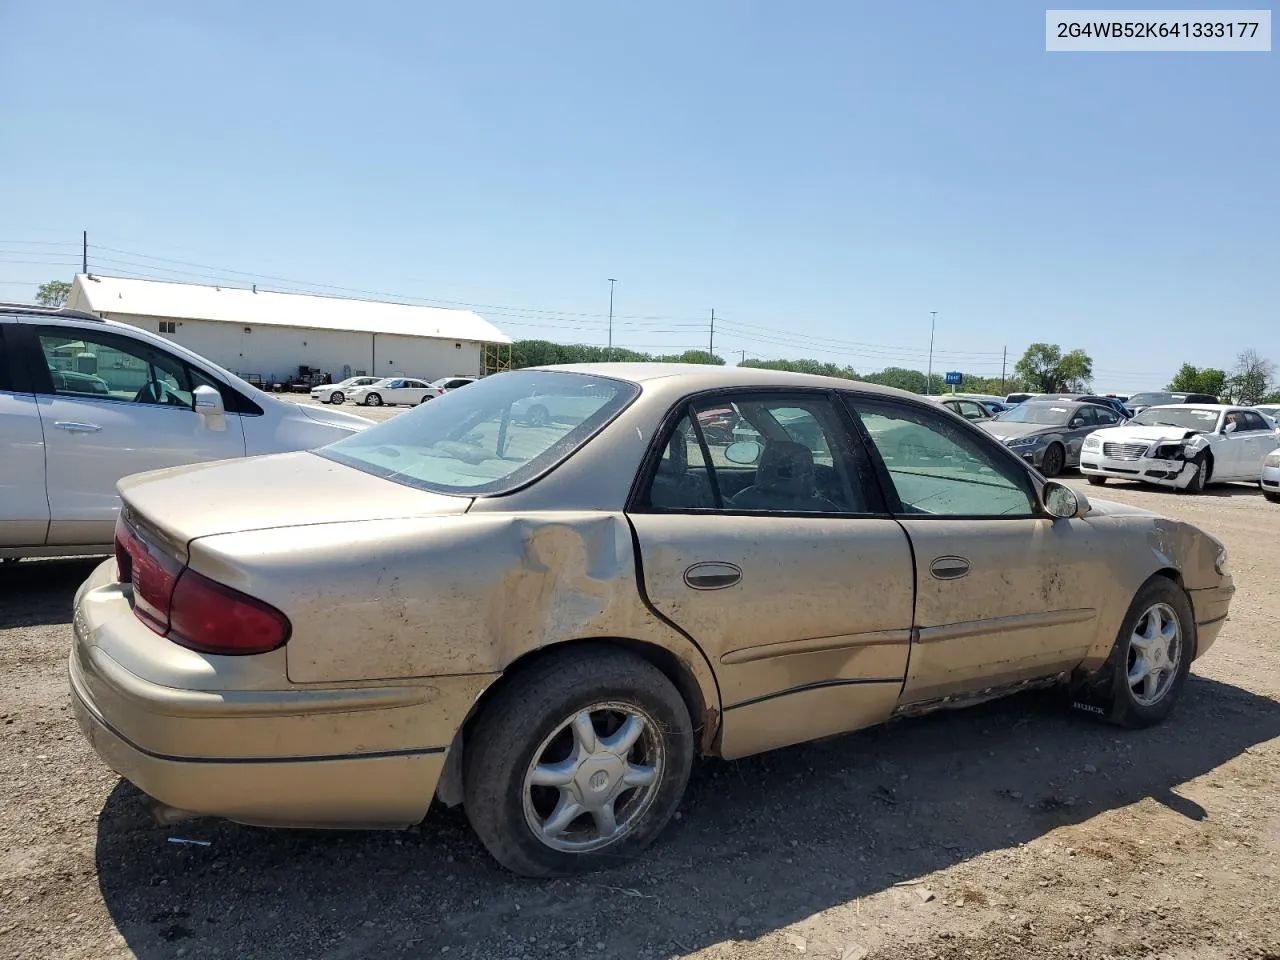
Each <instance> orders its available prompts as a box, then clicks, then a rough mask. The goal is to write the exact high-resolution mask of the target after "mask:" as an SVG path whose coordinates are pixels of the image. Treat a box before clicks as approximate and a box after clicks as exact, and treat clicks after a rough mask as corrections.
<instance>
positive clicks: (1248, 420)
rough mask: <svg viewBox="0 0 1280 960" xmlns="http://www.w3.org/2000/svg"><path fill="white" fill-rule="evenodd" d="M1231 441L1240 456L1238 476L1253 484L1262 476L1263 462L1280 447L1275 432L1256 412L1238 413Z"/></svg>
mask: <svg viewBox="0 0 1280 960" xmlns="http://www.w3.org/2000/svg"><path fill="white" fill-rule="evenodd" d="M1231 439H1232V440H1234V441H1235V444H1236V451H1237V454H1238V462H1237V468H1236V476H1237V477H1239V478H1240V479H1241V480H1249V481H1251V482H1252V481H1255V480H1257V479H1259V478H1260V477H1261V476H1262V461H1263V460H1265V459H1266V456H1267V454H1268V453H1270V452H1271V451H1272V450H1274V449H1275V448H1276V447H1277V446H1280V440H1278V439H1277V438H1276V432H1275V430H1273V429H1272V428H1271V426H1270V425H1269V424H1268V423H1267V421H1266V420H1264V419H1262V416H1261V415H1260V414H1259V413H1258V412H1257V411H1255V410H1240V411H1237V412H1236V430H1235V432H1234V433H1233V434H1232V437H1231Z"/></svg>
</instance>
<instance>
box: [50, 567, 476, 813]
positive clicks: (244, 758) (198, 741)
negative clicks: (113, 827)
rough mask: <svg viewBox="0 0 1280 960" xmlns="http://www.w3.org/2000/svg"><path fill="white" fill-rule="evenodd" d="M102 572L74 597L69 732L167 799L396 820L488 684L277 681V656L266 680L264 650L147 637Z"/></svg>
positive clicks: (229, 809) (427, 795)
mask: <svg viewBox="0 0 1280 960" xmlns="http://www.w3.org/2000/svg"><path fill="white" fill-rule="evenodd" d="M110 566H111V564H110V562H108V563H107V564H104V565H103V567H101V568H100V569H99V570H98V571H97V572H95V574H94V575H93V576H92V577H91V578H90V580H89V581H88V582H87V583H86V584H85V585H84V587H82V588H81V590H80V592H79V594H78V595H77V598H76V613H75V620H74V634H75V640H74V643H73V645H72V649H71V654H70V657H69V663H68V680H69V685H70V692H71V702H72V707H73V709H74V711H75V715H76V719H77V721H78V723H79V725H80V728H81V730H82V732H83V733H84V736H85V737H86V739H87V740H88V741H89V743H90V744H91V745H92V746H93V748H94V751H95V752H96V753H97V754H98V755H99V757H101V758H102V760H103V761H104V762H105V763H106V764H107V766H109V767H110V768H111V769H112V770H114V771H115V772H116V773H118V774H120V775H121V776H122V777H124V778H125V779H127V780H129V781H130V782H131V783H133V784H134V785H136V786H137V787H138V788H139V789H140V790H142V791H143V792H144V793H146V794H148V795H149V796H151V797H152V798H154V799H155V800H157V801H159V802H160V803H162V804H164V805H166V806H168V807H172V808H176V809H177V810H180V811H184V812H186V813H189V814H193V815H197V816H216V817H226V818H228V819H231V820H237V821H240V822H242V823H250V824H257V825H263V826H291V827H345V828H359V827H402V826H408V825H410V824H413V823H417V822H418V821H420V820H421V819H422V818H423V817H424V816H425V815H426V812H427V809H428V807H429V806H430V803H431V799H432V797H433V795H434V792H435V788H436V784H437V782H438V780H439V777H440V774H441V771H442V769H443V768H444V764H445V759H446V756H447V752H448V750H447V748H448V745H449V744H450V743H451V741H452V739H453V734H454V732H456V730H457V727H458V725H460V724H461V722H462V720H463V718H464V717H465V716H466V713H467V710H468V709H469V708H470V706H471V705H472V704H473V703H474V702H475V698H476V696H478V694H479V692H480V691H481V690H483V688H484V686H485V685H487V678H479V677H450V678H441V679H438V680H424V681H422V682H421V684H409V685H403V684H402V685H398V686H395V687H392V686H372V685H359V686H357V685H349V686H346V687H341V688H334V687H321V688H319V689H316V688H315V687H314V686H312V685H298V684H289V683H288V681H287V680H285V679H284V674H283V657H281V658H279V659H280V664H279V667H278V671H279V672H278V674H277V673H276V668H275V665H274V664H272V663H270V662H267V659H266V658H269V657H271V656H273V655H270V654H268V655H264V656H263V657H236V658H222V657H210V656H204V655H200V654H193V653H192V652H191V651H186V650H183V649H182V648H179V647H176V645H174V644H172V643H170V642H169V641H166V640H164V639H163V638H161V637H158V636H156V635H155V634H154V633H152V632H151V631H150V630H148V629H147V627H145V626H144V625H143V624H142V623H141V622H139V621H138V620H137V618H136V617H134V616H133V614H132V611H131V609H130V607H129V603H128V598H127V594H126V592H125V590H124V588H122V587H121V586H120V585H119V584H116V583H113V582H111V581H112V580H113V578H112V576H111V575H110V572H109V570H108V568H109V567H110ZM281 652H282V651H281ZM255 660H256V661H259V663H258V664H256V665H255V664H253V663H250V661H255ZM229 661H234V662H231V663H228V662H229ZM126 664H127V665H126ZM219 671H221V673H220V672H219ZM275 676H278V678H279V679H278V680H275V681H274V688H271V687H270V686H269V685H270V684H271V683H272V680H271V679H270V678H272V677H275ZM158 679H159V680H164V681H165V682H164V683H160V682H156V681H157V680H158ZM255 686H256V688H255ZM264 687H267V688H264Z"/></svg>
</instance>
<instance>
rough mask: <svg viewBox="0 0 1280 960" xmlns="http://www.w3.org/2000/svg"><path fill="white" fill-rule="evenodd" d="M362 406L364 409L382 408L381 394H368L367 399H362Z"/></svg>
mask: <svg viewBox="0 0 1280 960" xmlns="http://www.w3.org/2000/svg"><path fill="white" fill-rule="evenodd" d="M364 405H365V406H366V407H380V406H382V394H380V393H371V394H369V395H368V396H367V397H365V398H364Z"/></svg>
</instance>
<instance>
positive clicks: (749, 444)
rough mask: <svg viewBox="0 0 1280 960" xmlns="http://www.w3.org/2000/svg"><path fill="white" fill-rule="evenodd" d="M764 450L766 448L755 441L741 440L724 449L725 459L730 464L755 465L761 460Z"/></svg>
mask: <svg viewBox="0 0 1280 960" xmlns="http://www.w3.org/2000/svg"><path fill="white" fill-rule="evenodd" d="M762 449H764V448H763V447H761V445H760V444H758V443H756V442H755V441H754V440H739V441H737V442H736V443H731V444H729V445H728V446H727V447H725V448H724V458H725V459H726V460H728V461H729V462H730V463H737V464H748V463H755V462H756V461H757V460H759V459H760V451H761V450H762Z"/></svg>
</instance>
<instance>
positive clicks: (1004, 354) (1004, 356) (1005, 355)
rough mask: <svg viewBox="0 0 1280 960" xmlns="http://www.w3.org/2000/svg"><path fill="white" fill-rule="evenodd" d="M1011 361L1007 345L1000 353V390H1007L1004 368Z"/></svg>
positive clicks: (1002, 391)
mask: <svg viewBox="0 0 1280 960" xmlns="http://www.w3.org/2000/svg"><path fill="white" fill-rule="evenodd" d="M1008 362H1009V348H1008V347H1005V348H1004V349H1003V350H1002V351H1001V353H1000V392H1001V393H1004V392H1005V387H1004V368H1005V365H1006V364H1008Z"/></svg>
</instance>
